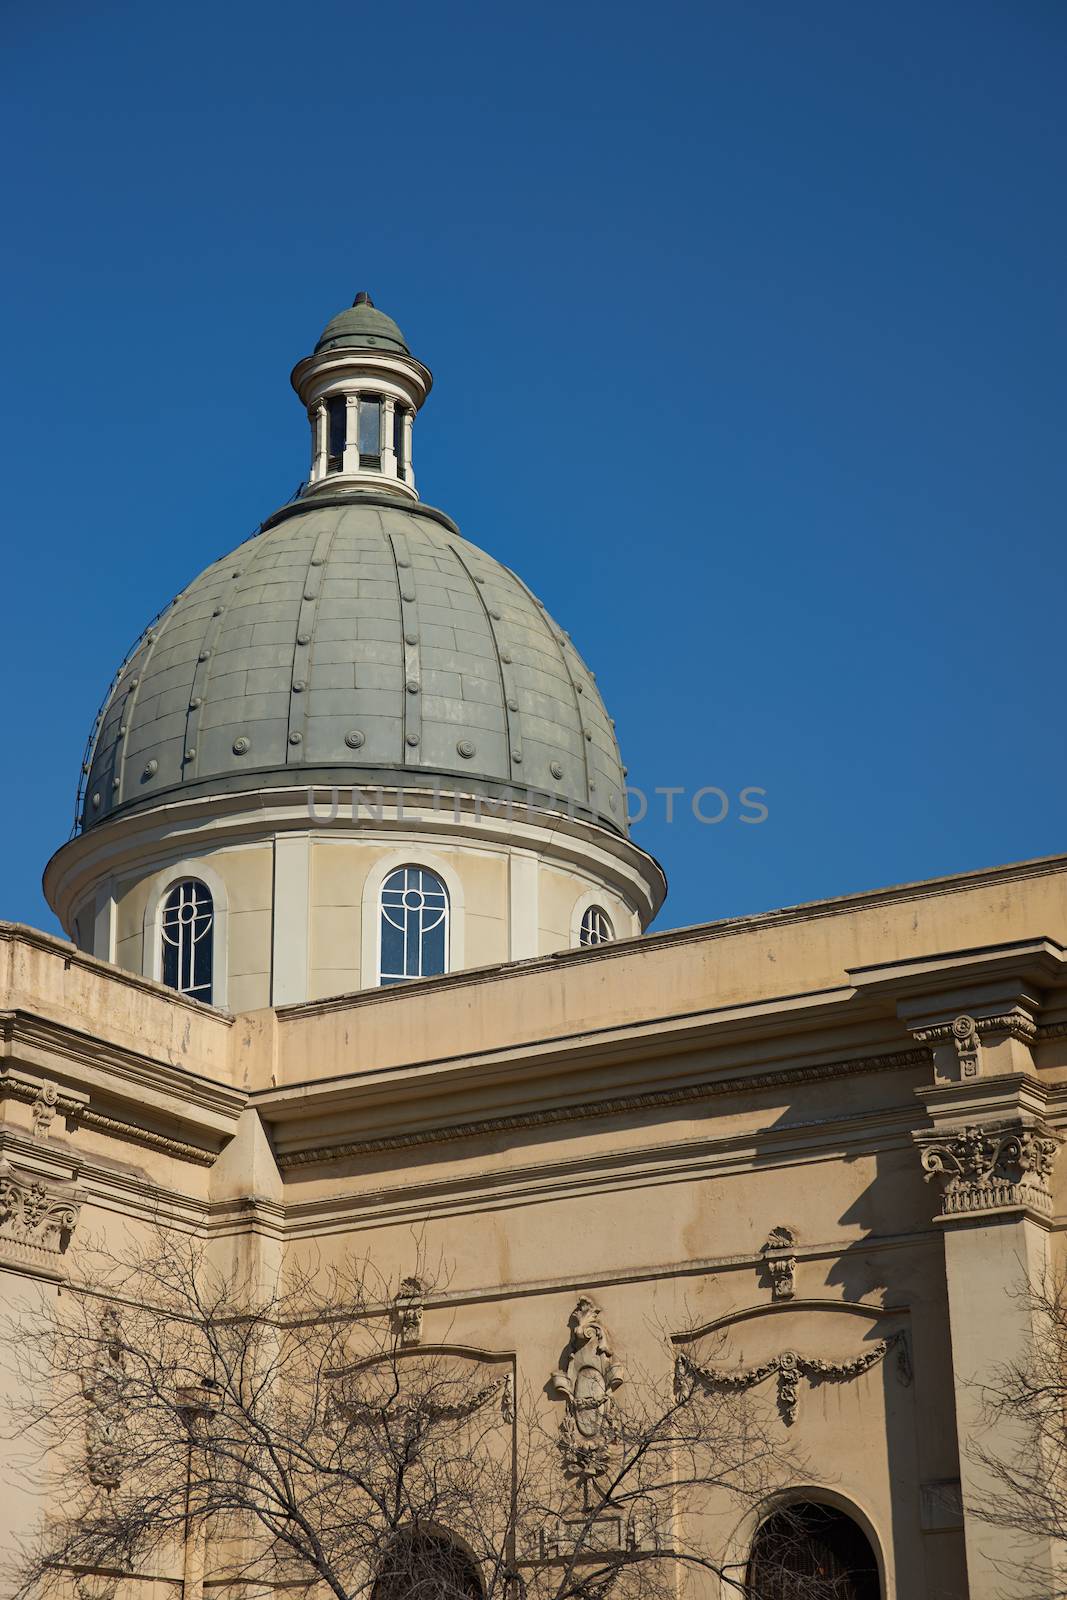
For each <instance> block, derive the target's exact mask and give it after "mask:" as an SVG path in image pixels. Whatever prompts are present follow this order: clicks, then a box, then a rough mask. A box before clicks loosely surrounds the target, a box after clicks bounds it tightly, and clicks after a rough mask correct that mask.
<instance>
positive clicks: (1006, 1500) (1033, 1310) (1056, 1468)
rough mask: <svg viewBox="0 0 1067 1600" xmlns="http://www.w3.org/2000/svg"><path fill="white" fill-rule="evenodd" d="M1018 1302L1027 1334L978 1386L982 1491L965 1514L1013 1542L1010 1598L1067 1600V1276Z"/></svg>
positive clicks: (974, 1459) (1042, 1283)
mask: <svg viewBox="0 0 1067 1600" xmlns="http://www.w3.org/2000/svg"><path fill="white" fill-rule="evenodd" d="M1016 1298H1017V1302H1018V1310H1019V1311H1020V1313H1022V1314H1023V1315H1025V1316H1026V1317H1027V1319H1028V1321H1029V1324H1030V1332H1029V1336H1028V1337H1027V1339H1026V1342H1025V1344H1024V1347H1023V1349H1022V1351H1021V1353H1020V1354H1019V1356H1018V1357H1016V1358H1015V1359H1014V1360H1012V1361H1010V1362H1005V1363H1003V1364H1002V1365H1001V1366H999V1367H998V1368H997V1369H996V1370H995V1371H994V1373H993V1374H992V1375H991V1376H988V1377H987V1378H986V1379H985V1381H983V1382H982V1383H981V1384H980V1385H979V1386H978V1387H979V1388H980V1390H981V1400H982V1405H983V1409H984V1412H985V1422H986V1427H985V1428H984V1430H983V1431H982V1433H981V1434H979V1435H978V1437H976V1438H975V1439H974V1440H973V1441H972V1443H971V1445H970V1447H969V1450H968V1456H969V1459H970V1461H971V1463H972V1465H973V1466H974V1467H976V1468H977V1469H978V1471H977V1474H976V1479H977V1482H978V1483H979V1484H980V1485H984V1489H981V1488H980V1489H979V1492H978V1493H977V1494H976V1495H974V1496H972V1499H971V1502H970V1504H969V1505H968V1515H971V1516H974V1517H976V1518H978V1519H979V1520H980V1521H984V1522H987V1523H992V1524H994V1525H996V1526H998V1527H1001V1528H1005V1529H1008V1530H1010V1531H1013V1532H1014V1533H1016V1534H1017V1535H1018V1536H1019V1540H1020V1549H1025V1550H1026V1559H1025V1561H1024V1562H1019V1563H1013V1564H1012V1566H1011V1569H1010V1571H1005V1573H1004V1577H1005V1581H1006V1586H1010V1589H1011V1593H1012V1594H1014V1595H1026V1596H1033V1597H1034V1600H1038V1597H1040V1600H1065V1597H1067V1275H1065V1274H1064V1273H1063V1272H1059V1273H1055V1272H1050V1273H1049V1274H1048V1275H1047V1276H1046V1277H1044V1278H1043V1279H1040V1280H1037V1281H1034V1282H1029V1283H1027V1284H1025V1285H1024V1286H1021V1287H1020V1288H1019V1289H1018V1290H1017V1292H1016ZM1042 1551H1044V1552H1046V1553H1047V1558H1043V1557H1042V1554H1041V1552H1042ZM1035 1552H1036V1556H1035Z"/></svg>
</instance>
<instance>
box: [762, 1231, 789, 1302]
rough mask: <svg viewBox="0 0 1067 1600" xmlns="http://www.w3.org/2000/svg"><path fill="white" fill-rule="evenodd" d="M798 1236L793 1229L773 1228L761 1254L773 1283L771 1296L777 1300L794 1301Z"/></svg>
mask: <svg viewBox="0 0 1067 1600" xmlns="http://www.w3.org/2000/svg"><path fill="white" fill-rule="evenodd" d="M796 1243H797V1236H796V1234H795V1233H794V1232H793V1230H792V1228H787V1227H785V1226H784V1225H780V1226H779V1227H777V1228H772V1229H771V1231H770V1233H769V1234H768V1235H767V1242H766V1243H765V1244H764V1245H763V1246H762V1248H761V1251H760V1254H761V1255H762V1257H763V1264H764V1266H765V1267H766V1269H767V1275H768V1277H769V1278H770V1281H771V1294H772V1296H773V1298H774V1299H775V1300H792V1298H793V1295H794V1294H795V1293H796V1270H797V1255H796Z"/></svg>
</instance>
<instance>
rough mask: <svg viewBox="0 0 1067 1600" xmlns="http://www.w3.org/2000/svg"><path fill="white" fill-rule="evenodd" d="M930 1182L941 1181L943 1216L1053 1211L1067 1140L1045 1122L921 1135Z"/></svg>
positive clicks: (1044, 1213) (918, 1139)
mask: <svg viewBox="0 0 1067 1600" xmlns="http://www.w3.org/2000/svg"><path fill="white" fill-rule="evenodd" d="M916 1142H917V1143H918V1145H919V1149H920V1152H921V1160H922V1165H923V1170H924V1172H925V1175H926V1181H927V1182H928V1183H929V1182H931V1181H934V1182H937V1183H939V1184H940V1185H941V1209H940V1215H941V1216H942V1217H959V1216H972V1215H975V1214H977V1213H981V1212H983V1211H1004V1210H1024V1211H1032V1212H1036V1213H1037V1214H1039V1215H1040V1216H1043V1217H1047V1216H1049V1215H1051V1212H1052V1190H1051V1186H1050V1181H1049V1180H1050V1179H1051V1177H1052V1168H1053V1165H1054V1163H1055V1159H1056V1154H1057V1152H1058V1150H1059V1147H1060V1143H1061V1140H1060V1139H1059V1137H1058V1135H1056V1134H1055V1133H1053V1131H1052V1130H1051V1129H1050V1128H1049V1127H1048V1126H1047V1125H1046V1124H1045V1123H1043V1122H1033V1123H1029V1122H1026V1123H1024V1122H1023V1121H1021V1120H1018V1121H1015V1122H999V1123H986V1124H969V1125H967V1126H965V1127H962V1128H951V1129H944V1130H941V1131H939V1132H936V1133H920V1134H917V1135H916Z"/></svg>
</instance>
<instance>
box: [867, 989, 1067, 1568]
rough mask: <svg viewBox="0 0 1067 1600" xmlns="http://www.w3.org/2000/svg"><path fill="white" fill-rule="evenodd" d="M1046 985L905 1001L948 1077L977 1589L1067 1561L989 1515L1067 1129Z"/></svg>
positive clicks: (948, 1183)
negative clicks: (991, 1408) (1055, 1107)
mask: <svg viewBox="0 0 1067 1600" xmlns="http://www.w3.org/2000/svg"><path fill="white" fill-rule="evenodd" d="M1039 999H1040V996H1039V994H1038V992H1037V991H1036V990H1035V989H1033V988H1032V987H1031V986H1030V985H1028V984H1026V983H1023V982H1021V981H1020V980H1019V979H1017V978H1016V979H1014V980H1013V979H1010V978H1006V979H1004V980H1003V981H1002V982H998V983H997V984H996V985H993V986H990V985H981V986H976V987H975V988H974V989H972V990H971V991H970V992H968V993H962V992H961V993H954V994H952V995H942V997H941V1003H940V1006H939V1005H938V1004H937V1003H936V1002H934V1001H933V1000H932V999H931V998H930V997H929V996H927V997H924V998H923V999H922V1000H921V1001H904V1002H902V1003H901V1004H900V1005H899V1007H898V1013H899V1014H900V1015H901V1016H902V1017H903V1018H904V1020H905V1021H907V1022H908V1025H909V1026H910V1028H911V1031H912V1034H913V1036H914V1038H915V1039H916V1040H917V1041H918V1042H920V1043H923V1044H925V1045H927V1047H928V1048H929V1049H930V1050H931V1053H932V1056H933V1061H934V1079H935V1081H934V1084H933V1086H932V1087H930V1088H928V1089H922V1090H920V1091H919V1097H920V1099H921V1100H922V1102H923V1104H924V1106H925V1109H926V1111H927V1113H928V1115H929V1119H930V1122H929V1125H928V1126H927V1127H925V1128H923V1129H921V1130H919V1131H918V1132H916V1134H915V1136H914V1137H915V1141H916V1144H917V1146H918V1151H919V1156H920V1161H921V1164H922V1168H923V1173H924V1176H925V1178H926V1181H927V1183H929V1184H930V1186H931V1188H932V1190H933V1191H934V1192H935V1194H936V1197H937V1198H936V1207H935V1211H934V1219H933V1220H934V1221H935V1223H936V1224H937V1225H938V1226H939V1227H940V1228H942V1229H943V1233H944V1250H945V1277H946V1285H947V1293H948V1304H949V1322H950V1331H951V1340H952V1369H953V1382H954V1392H955V1404H956V1427H957V1434H958V1448H959V1462H960V1480H961V1488H962V1499H963V1512H964V1538H965V1543H966V1552H967V1573H968V1595H969V1600H1002V1597H1003V1596H1004V1594H1005V1592H1006V1585H1007V1588H1008V1592H1010V1581H1011V1574H1012V1573H1022V1572H1028V1573H1030V1574H1031V1575H1034V1574H1038V1573H1043V1572H1051V1571H1054V1570H1056V1563H1057V1561H1058V1559H1059V1555H1058V1552H1057V1550H1056V1549H1055V1547H1054V1545H1053V1543H1052V1542H1051V1541H1050V1540H1048V1539H1046V1538H1044V1537H1041V1536H1037V1535H1034V1536H1023V1535H1020V1534H1019V1533H1018V1532H1016V1531H1015V1530H1008V1529H1005V1528H1000V1527H997V1526H995V1525H993V1524H991V1523H988V1522H986V1521H983V1520H982V1518H983V1515H984V1514H988V1512H989V1511H990V1509H991V1507H992V1505H993V1503H994V1501H995V1499H996V1498H997V1479H996V1474H995V1471H994V1470H993V1468H992V1467H991V1466H990V1465H989V1464H988V1462H986V1461H983V1460H981V1459H979V1453H980V1452H981V1453H984V1454H988V1453H989V1452H991V1451H992V1452H996V1453H997V1454H998V1455H999V1457H1000V1459H1002V1460H1003V1461H1005V1462H1007V1461H1010V1460H1011V1458H1012V1455H1013V1454H1014V1453H1015V1452H1016V1451H1018V1450H1019V1449H1021V1448H1023V1441H1022V1440H1021V1439H1020V1438H1018V1437H1014V1436H1013V1434H1012V1430H1011V1428H1010V1426H1004V1425H1001V1424H998V1426H997V1427H996V1428H995V1429H990V1428H989V1426H988V1417H987V1416H986V1414H985V1411H984V1394H983V1385H984V1384H986V1383H988V1382H989V1381H990V1380H991V1379H992V1378H993V1377H994V1375H995V1374H996V1372H997V1371H998V1369H1000V1368H1002V1367H1003V1366H1004V1365H1005V1364H1006V1363H1011V1362H1013V1361H1019V1362H1022V1363H1025V1361H1026V1360H1027V1356H1028V1351H1029V1349H1030V1346H1031V1343H1032V1340H1033V1337H1034V1332H1035V1329H1034V1323H1033V1313H1032V1310H1031V1308H1030V1305H1029V1302H1028V1297H1027V1293H1026V1291H1027V1288H1028V1286H1036V1285H1038V1284H1040V1283H1041V1281H1042V1280H1043V1278H1044V1275H1045V1273H1046V1271H1047V1269H1048V1261H1049V1256H1048V1241H1049V1229H1050V1226H1051V1220H1052V1206H1053V1202H1052V1188H1051V1179H1052V1173H1053V1167H1054V1164H1055V1161H1056V1158H1057V1155H1058V1152H1059V1148H1060V1145H1061V1143H1062V1140H1061V1138H1060V1136H1059V1135H1058V1134H1057V1133H1056V1132H1055V1131H1054V1129H1053V1128H1052V1127H1050V1125H1049V1123H1048V1121H1047V1120H1046V1109H1047V1105H1046V1101H1047V1095H1046V1089H1045V1086H1044V1084H1043V1083H1042V1082H1041V1081H1040V1079H1039V1078H1038V1076H1037V1072H1036V1069H1035V1066H1034V1062H1033V1056H1032V1052H1031V1046H1032V1044H1033V1042H1034V1040H1035V1038H1036V1036H1037V1026H1036V1023H1035V1020H1034V1013H1035V1012H1036V1010H1037V1009H1038V1005H1039Z"/></svg>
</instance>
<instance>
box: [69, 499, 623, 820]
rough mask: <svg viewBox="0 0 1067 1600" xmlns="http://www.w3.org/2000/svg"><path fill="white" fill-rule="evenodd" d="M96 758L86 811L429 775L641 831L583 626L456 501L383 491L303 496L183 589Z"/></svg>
mask: <svg viewBox="0 0 1067 1600" xmlns="http://www.w3.org/2000/svg"><path fill="white" fill-rule="evenodd" d="M134 680H136V681H134ZM516 757H517V758H518V759H515V758H516ZM117 762H118V763H121V774H122V783H121V786H120V787H119V788H118V789H113V788H112V787H111V777H112V774H113V772H114V771H115V770H116V763H117ZM90 764H91V766H90V773H89V780H88V783H87V785H86V803H85V808H84V811H83V820H82V825H83V827H92V826H94V825H96V824H98V823H99V822H101V821H103V820H105V819H106V818H107V817H108V816H110V815H112V814H113V813H116V812H120V811H125V810H127V809H129V808H132V807H135V806H143V805H147V804H152V803H155V802H156V801H158V800H162V799H171V800H173V799H176V798H179V797H181V796H183V795H189V796H193V795H209V794H223V793H236V792H240V791H259V790H263V789H270V788H275V787H282V786H285V785H289V786H292V785H293V784H311V783H343V784H355V785H360V784H366V783H375V784H376V783H382V784H391V783H397V784H403V783H407V784H408V785H412V784H414V783H417V784H418V785H419V787H424V788H428V787H430V786H431V784H433V785H437V786H443V787H444V788H446V789H448V790H452V789H458V790H460V791H461V792H467V793H469V792H479V791H480V792H482V793H485V794H491V795H493V796H494V797H498V796H500V795H504V794H508V793H511V794H514V795H515V796H516V797H517V798H523V799H525V798H526V797H527V791H534V792H536V794H537V796H538V803H539V804H541V805H542V806H544V805H545V804H546V803H547V805H548V808H549V809H555V810H557V811H561V812H567V811H570V812H572V813H573V814H575V815H579V816H595V817H598V818H599V820H601V821H603V822H605V823H607V824H608V825H610V826H612V827H614V828H616V829H617V830H618V831H619V832H625V831H626V821H625V808H624V805H623V774H622V768H621V762H620V758H619V754H618V748H617V746H616V743H615V739H614V734H613V732H612V727H611V722H610V719H609V718H608V716H607V713H606V711H605V710H604V708H603V705H602V703H601V701H600V697H599V695H598V693H597V691H596V688H595V685H594V683H593V679H592V675H591V674H589V673H588V672H587V669H585V667H584V664H583V663H582V662H581V659H580V657H579V656H578V655H577V652H576V651H575V650H574V647H573V644H571V642H570V641H569V639H568V638H567V636H566V635H564V634H563V633H562V630H561V629H560V628H559V627H558V626H557V625H556V624H555V623H554V622H553V621H552V619H551V617H550V616H549V615H548V613H547V611H546V610H545V609H544V607H543V606H542V605H541V603H540V602H539V601H537V600H536V598H535V597H534V596H533V595H532V593H531V592H530V590H529V589H528V588H527V586H526V585H525V584H524V583H523V582H522V581H521V579H519V578H518V577H517V576H516V575H515V574H514V573H513V572H511V571H509V569H508V568H506V567H505V566H503V565H502V564H501V563H500V562H498V561H496V560H495V559H494V558H493V557H492V556H489V555H487V554H486V553H485V552H484V551H482V550H480V549H479V548H478V547H477V546H476V545H472V544H471V543H470V542H469V541H468V540H465V539H464V538H463V537H462V535H461V534H459V532H458V530H456V528H455V524H454V523H452V522H451V520H450V519H448V518H447V517H445V516H444V515H443V514H442V513H440V512H436V511H434V510H433V509H432V508H428V507H423V506H421V505H417V504H411V505H405V504H399V503H397V502H394V501H392V500H390V499H386V498H385V497H381V496H374V495H362V494H351V493H350V494H348V495H340V494H337V495H333V496H330V497H325V496H324V497H321V498H318V499H316V500H315V501H309V502H301V503H298V504H296V505H294V506H292V507H286V508H285V509H284V512H283V513H282V514H278V515H276V516H275V517H274V518H272V519H270V521H269V522H268V523H266V524H264V527H263V529H262V530H261V531H260V533H259V534H258V535H256V536H255V537H254V538H253V539H252V540H250V541H246V542H245V543H244V544H243V545H241V546H239V547H238V549H237V550H236V551H235V552H234V553H233V554H232V555H230V556H226V557H224V558H223V559H222V560H220V561H217V562H215V563H213V564H212V565H211V566H210V567H208V568H207V569H206V571H205V572H204V573H202V574H201V576H200V577H199V578H197V579H196V580H195V581H194V582H193V583H191V584H190V585H189V586H188V587H187V588H186V589H185V590H183V591H182V593H181V594H179V595H178V596H177V598H176V599H175V600H174V601H173V602H172V604H171V606H170V607H169V608H168V609H167V611H166V612H165V613H164V615H163V616H162V617H161V618H160V619H159V621H158V623H156V624H155V625H154V627H153V628H152V629H151V630H150V632H149V633H146V634H145V635H143V636H142V638H141V640H140V641H139V643H138V646H137V647H135V650H134V652H133V653H132V654H131V657H130V659H129V661H128V662H127V664H126V665H125V666H124V668H123V670H122V672H121V673H120V674H119V677H118V679H117V680H116V683H115V686H114V689H113V692H112V695H111V697H110V699H109V701H108V704H107V706H106V707H105V712H104V715H103V717H102V720H101V724H100V728H99V731H98V734H97V739H96V744H95V747H94V749H93V751H92V755H91V757H90ZM549 796H551V797H553V798H551V799H549V800H547V801H546V799H545V798H544V797H549Z"/></svg>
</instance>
